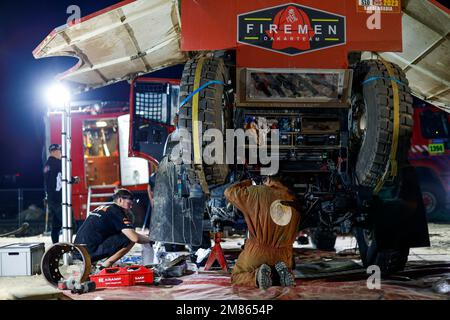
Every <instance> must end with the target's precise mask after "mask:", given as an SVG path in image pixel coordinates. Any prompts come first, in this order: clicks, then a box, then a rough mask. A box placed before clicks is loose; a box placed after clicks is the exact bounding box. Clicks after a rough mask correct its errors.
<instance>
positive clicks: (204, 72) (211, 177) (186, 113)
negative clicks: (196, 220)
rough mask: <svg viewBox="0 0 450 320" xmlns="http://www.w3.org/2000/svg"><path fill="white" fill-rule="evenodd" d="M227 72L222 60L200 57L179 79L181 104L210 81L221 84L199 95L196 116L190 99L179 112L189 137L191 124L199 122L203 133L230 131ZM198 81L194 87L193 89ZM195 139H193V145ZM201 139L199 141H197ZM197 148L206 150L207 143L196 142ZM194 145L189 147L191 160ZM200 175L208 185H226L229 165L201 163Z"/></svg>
mask: <svg viewBox="0 0 450 320" xmlns="http://www.w3.org/2000/svg"><path fill="white" fill-rule="evenodd" d="M228 79H229V75H228V70H227V68H226V67H225V65H224V62H223V60H222V59H219V58H210V57H208V58H207V57H200V58H194V59H191V60H189V61H188V62H187V63H186V65H185V67H184V71H183V76H182V78H181V88H180V98H181V101H182V100H184V99H185V98H186V97H187V96H188V95H189V94H191V93H192V92H194V91H195V90H196V89H198V88H199V87H201V86H202V85H204V84H206V83H208V82H210V81H219V82H221V84H218V83H213V84H210V85H208V86H207V87H206V88H205V89H203V90H201V91H199V92H198V107H197V108H198V112H197V113H195V112H193V111H194V99H195V96H194V97H193V98H192V99H190V100H189V101H188V102H187V103H186V104H185V105H184V106H183V107H182V108H181V110H180V112H179V122H178V126H179V128H185V129H187V130H189V132H190V133H191V135H192V126H193V123H194V121H200V122H201V125H202V132H203V133H204V132H205V131H206V130H208V129H218V130H220V131H221V132H222V133H223V134H224V135H225V129H227V128H230V120H231V117H230V110H228V109H229V108H227V107H228V106H229V103H228V102H229V93H228V92H227V91H226V90H225V89H224V84H227V83H228ZM196 81H197V86H196ZM194 139H198V137H194V136H193V135H192V142H194ZM200 139H201V138H200ZM199 144H200V146H203V147H205V145H206V144H207V143H205V142H203V143H202V141H199ZM193 146H194V143H193V144H192V154H193V156H192V160H194V148H193ZM203 171H204V173H205V179H206V182H207V184H208V185H220V184H223V183H225V179H226V177H227V175H228V165H227V164H225V162H223V163H222V164H212V165H206V164H204V163H203Z"/></svg>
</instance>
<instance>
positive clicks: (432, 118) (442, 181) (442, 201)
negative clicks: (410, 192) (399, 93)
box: [409, 100, 450, 219]
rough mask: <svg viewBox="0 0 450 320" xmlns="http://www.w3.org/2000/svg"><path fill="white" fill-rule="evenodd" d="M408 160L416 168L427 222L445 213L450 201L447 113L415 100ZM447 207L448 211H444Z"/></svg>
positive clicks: (449, 133)
mask: <svg viewBox="0 0 450 320" xmlns="http://www.w3.org/2000/svg"><path fill="white" fill-rule="evenodd" d="M409 161H410V162H411V164H412V165H413V166H415V167H416V169H417V173H418V175H419V179H420V187H421V190H422V195H423V199H424V205H425V209H426V211H427V214H428V218H429V219H433V217H434V216H435V214H437V213H439V212H444V213H448V207H447V206H448V204H449V202H450V113H448V112H445V111H444V110H442V109H439V108H437V107H435V106H433V105H431V104H428V103H426V102H423V101H420V100H417V101H415V103H414V127H413V136H412V141H411V149H410V151H409ZM446 207H447V208H446Z"/></svg>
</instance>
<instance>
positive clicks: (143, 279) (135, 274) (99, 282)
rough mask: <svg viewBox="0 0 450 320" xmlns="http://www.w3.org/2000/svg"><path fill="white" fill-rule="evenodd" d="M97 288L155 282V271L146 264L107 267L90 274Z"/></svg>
mask: <svg viewBox="0 0 450 320" xmlns="http://www.w3.org/2000/svg"><path fill="white" fill-rule="evenodd" d="M90 279H91V281H94V282H95V284H96V286H97V288H107V287H128V286H134V285H140V284H152V283H153V271H152V270H150V269H147V268H145V267H144V266H130V267H114V268H105V269H103V270H102V271H100V272H99V273H98V274H94V275H91V276H90Z"/></svg>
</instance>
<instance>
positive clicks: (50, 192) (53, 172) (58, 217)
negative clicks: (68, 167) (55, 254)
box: [44, 144, 62, 243]
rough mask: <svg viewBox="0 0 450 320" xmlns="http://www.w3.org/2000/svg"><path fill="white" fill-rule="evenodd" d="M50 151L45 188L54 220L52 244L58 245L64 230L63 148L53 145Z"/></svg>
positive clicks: (45, 172)
mask: <svg viewBox="0 0 450 320" xmlns="http://www.w3.org/2000/svg"><path fill="white" fill-rule="evenodd" d="M48 151H49V152H50V156H49V157H48V159H47V162H46V163H45V166H44V187H45V194H46V199H47V205H48V210H49V212H50V216H51V219H52V242H53V243H57V242H59V233H60V232H61V229H62V204H61V189H62V185H61V177H62V174H61V146H60V145H59V144H52V145H51V146H50V147H49V148H48Z"/></svg>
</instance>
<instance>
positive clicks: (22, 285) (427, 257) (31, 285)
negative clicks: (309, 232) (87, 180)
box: [0, 223, 450, 300]
mask: <svg viewBox="0 0 450 320" xmlns="http://www.w3.org/2000/svg"><path fill="white" fill-rule="evenodd" d="M429 233H430V240H431V247H428V248H414V249H411V250H410V256H409V260H410V261H417V260H421V261H430V262H431V261H450V250H449V248H450V224H434V223H431V224H429ZM225 240H226V241H225V242H223V243H222V246H223V248H225V249H228V248H229V249H231V248H239V247H240V246H241V245H242V244H243V240H244V239H243V238H240V237H231V238H227V239H225ZM33 242H43V243H45V247H46V249H47V248H49V247H50V246H51V239H50V237H48V236H35V237H27V238H14V237H9V238H0V247H1V246H4V245H9V244H13V243H33ZM355 246H356V240H355V239H354V238H353V237H338V239H337V241H336V251H341V250H345V249H349V248H355ZM294 247H298V248H312V246H311V245H310V244H309V245H298V244H297V243H296V244H295V245H294ZM140 252H141V246H140V245H136V246H135V247H134V248H133V250H132V251H131V252H130V254H131V255H139V254H140ZM31 292H32V293H33V294H36V295H40V294H43V293H46V294H50V295H51V294H56V293H58V292H59V291H58V290H56V289H54V288H53V287H52V286H50V285H49V284H48V283H47V282H46V280H45V279H44V278H43V277H42V276H40V275H35V276H28V277H0V300H2V299H3V300H4V299H13V298H20V297H24V296H27V295H29V294H30V293H31Z"/></svg>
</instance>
